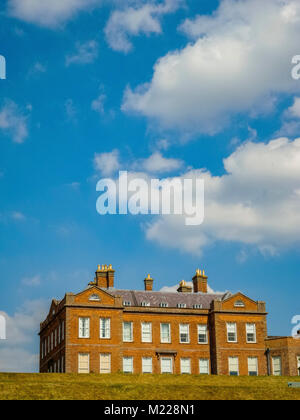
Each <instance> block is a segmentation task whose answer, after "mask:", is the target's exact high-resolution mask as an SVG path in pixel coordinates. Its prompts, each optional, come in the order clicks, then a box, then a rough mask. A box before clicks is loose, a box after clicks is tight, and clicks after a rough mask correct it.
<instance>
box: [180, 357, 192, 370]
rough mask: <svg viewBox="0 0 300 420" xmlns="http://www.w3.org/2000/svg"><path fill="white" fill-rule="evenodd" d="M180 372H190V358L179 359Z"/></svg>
mask: <svg viewBox="0 0 300 420" xmlns="http://www.w3.org/2000/svg"><path fill="white" fill-rule="evenodd" d="M180 369H181V373H185V374H191V359H180Z"/></svg>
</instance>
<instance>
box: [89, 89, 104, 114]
mask: <svg viewBox="0 0 300 420" xmlns="http://www.w3.org/2000/svg"><path fill="white" fill-rule="evenodd" d="M105 101H106V95H105V94H104V93H101V94H100V95H99V96H98V98H96V99H94V100H93V102H92V104H91V108H92V110H93V111H95V112H98V113H99V114H102V115H103V114H104V103H105Z"/></svg>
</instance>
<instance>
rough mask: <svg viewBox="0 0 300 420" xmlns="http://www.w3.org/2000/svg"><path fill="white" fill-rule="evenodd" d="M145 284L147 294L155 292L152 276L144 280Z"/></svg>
mask: <svg viewBox="0 0 300 420" xmlns="http://www.w3.org/2000/svg"><path fill="white" fill-rule="evenodd" d="M144 283H145V291H146V292H152V290H153V279H152V278H151V276H150V274H148V277H147V278H145V280H144Z"/></svg>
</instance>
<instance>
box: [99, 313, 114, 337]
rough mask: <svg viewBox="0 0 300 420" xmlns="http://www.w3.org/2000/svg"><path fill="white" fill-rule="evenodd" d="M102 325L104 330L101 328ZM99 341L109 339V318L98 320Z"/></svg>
mask: <svg viewBox="0 0 300 420" xmlns="http://www.w3.org/2000/svg"><path fill="white" fill-rule="evenodd" d="M103 324H104V328H103ZM103 332H104V334H103ZM100 339H101V340H110V339H111V318H104V317H103V318H100Z"/></svg>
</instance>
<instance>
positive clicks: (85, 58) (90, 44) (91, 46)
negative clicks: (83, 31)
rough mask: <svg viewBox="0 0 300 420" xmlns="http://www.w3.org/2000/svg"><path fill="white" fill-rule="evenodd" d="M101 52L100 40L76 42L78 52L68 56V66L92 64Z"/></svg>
mask: <svg viewBox="0 0 300 420" xmlns="http://www.w3.org/2000/svg"><path fill="white" fill-rule="evenodd" d="M98 54H99V45H98V42H96V41H94V40H91V41H87V42H84V43H81V42H77V43H76V52H75V53H74V54H72V55H68V56H67V57H66V66H67V67H68V66H70V65H71V64H90V63H93V62H94V61H95V60H96V59H97V58H98Z"/></svg>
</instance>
